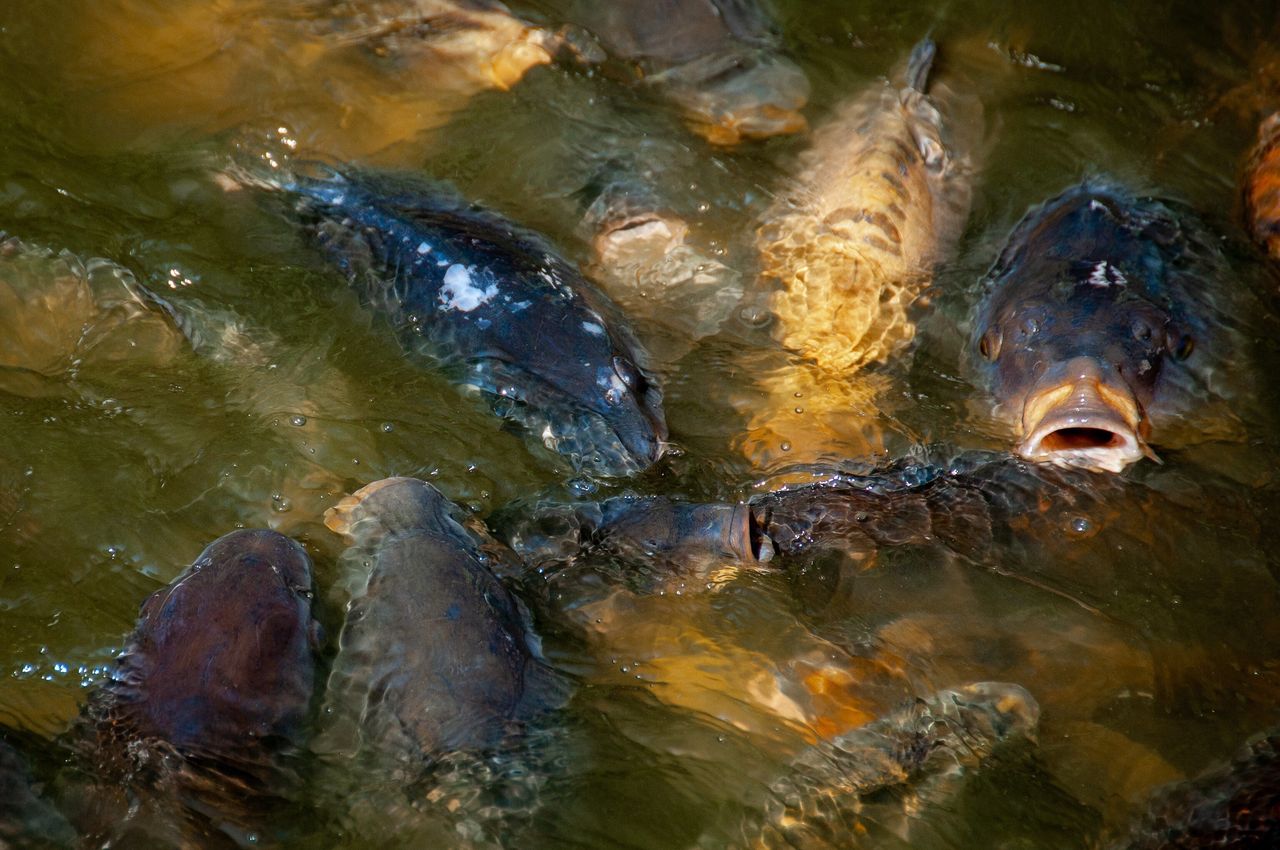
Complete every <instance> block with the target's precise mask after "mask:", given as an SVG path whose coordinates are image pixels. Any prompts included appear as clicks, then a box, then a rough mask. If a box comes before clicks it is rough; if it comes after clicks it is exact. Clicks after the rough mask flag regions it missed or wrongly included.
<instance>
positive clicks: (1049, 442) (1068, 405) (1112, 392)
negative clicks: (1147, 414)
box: [1017, 358, 1154, 472]
mask: <svg viewBox="0 0 1280 850" xmlns="http://www.w3.org/2000/svg"><path fill="white" fill-rule="evenodd" d="M1054 374H1055V375H1056V377H1049V378H1048V379H1047V380H1046V379H1042V380H1041V381H1040V382H1039V386H1037V388H1036V389H1034V390H1033V391H1032V392H1031V394H1030V395H1028V397H1027V400H1026V403H1025V405H1024V406H1023V412H1022V433H1023V435H1024V437H1023V440H1022V442H1020V443H1019V444H1018V447H1017V453H1018V455H1019V456H1021V457H1023V458H1025V459H1026V460H1030V461H1034V462H1036V463H1053V464H1057V465H1059V466H1075V467H1082V468H1085V469H1092V470H1095V471H1105V472H1122V471H1123V470H1124V469H1125V467H1127V466H1128V465H1129V464H1131V463H1133V462H1134V461H1137V460H1140V459H1141V458H1142V457H1144V456H1150V457H1152V458H1154V454H1153V453H1152V452H1151V450H1150V449H1149V448H1148V447H1147V445H1146V442H1145V440H1144V434H1143V430H1144V427H1143V426H1144V423H1143V417H1142V411H1141V409H1140V408H1139V405H1138V400H1137V399H1136V398H1135V397H1134V394H1133V391H1132V390H1131V389H1129V387H1127V386H1126V385H1125V384H1124V383H1123V381H1121V380H1119V379H1118V378H1115V377H1111V376H1109V375H1108V374H1107V373H1106V372H1105V371H1104V370H1103V369H1102V368H1101V367H1100V365H1099V364H1098V363H1097V362H1096V361H1094V360H1093V359H1091V358H1075V359H1073V360H1071V361H1070V362H1068V363H1067V364H1066V367H1065V369H1061V370H1054Z"/></svg>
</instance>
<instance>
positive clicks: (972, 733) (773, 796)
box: [743, 682, 1040, 848]
mask: <svg viewBox="0 0 1280 850" xmlns="http://www.w3.org/2000/svg"><path fill="white" fill-rule="evenodd" d="M1039 720H1040V706H1039V705H1038V704H1037V703H1036V700H1035V698H1034V697H1032V696H1031V694H1030V693H1028V692H1027V691H1026V689H1025V688H1022V687H1021V686H1019V685H1014V684H1008V683H1004V682H974V683H971V684H967V685H962V686H960V687H956V688H948V689H944V690H941V691H938V692H937V693H935V694H931V695H930V696H928V697H924V698H921V699H918V700H916V701H915V702H914V703H912V704H910V705H907V706H905V707H903V708H901V709H899V710H897V711H895V712H891V713H890V714H888V715H886V716H884V717H881V718H879V719H877V720H875V721H873V722H871V723H868V724H867V725H865V726H861V727H859V728H857V729H854V730H853V731H851V732H848V733H846V734H844V735H840V736H838V737H836V738H833V739H830V740H826V741H821V742H819V743H818V744H816V745H814V746H813V747H811V748H809V749H806V750H804V751H802V752H801V753H800V754H799V755H798V756H796V757H795V758H794V759H793V760H792V762H791V765H790V767H789V770H788V771H787V773H785V774H784V775H782V776H780V777H779V778H778V779H776V780H775V781H774V782H773V783H772V784H771V785H770V789H769V790H770V797H769V799H768V800H767V801H766V802H765V805H764V820H763V823H762V824H761V825H760V827H759V830H758V833H757V834H754V835H751V834H750V833H752V832H755V830H752V829H748V830H746V832H747V833H748V837H747V840H746V841H744V842H743V845H744V846H749V847H757V848H774V847H778V848H781V847H814V848H818V847H831V848H837V847H850V846H853V845H854V844H855V843H856V840H857V839H856V836H857V826H856V822H857V816H858V812H859V809H860V804H861V799H862V798H863V797H865V796H866V795H868V794H871V793H874V792H876V791H880V790H883V789H886V788H891V787H894V786H904V785H908V784H914V783H920V782H924V781H927V780H928V779H930V778H934V777H936V776H937V775H939V774H943V773H951V772H954V771H955V770H956V769H957V768H976V767H978V766H979V765H980V764H981V763H982V762H984V761H986V760H987V759H988V758H989V757H990V756H991V754H992V753H993V752H994V751H995V750H996V749H997V747H1000V746H1008V745H1012V744H1015V743H1017V742H1019V741H1022V742H1029V741H1034V739H1035V734H1036V730H1037V728H1038V725H1039Z"/></svg>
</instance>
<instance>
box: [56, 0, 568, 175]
mask: <svg viewBox="0 0 1280 850" xmlns="http://www.w3.org/2000/svg"><path fill="white" fill-rule="evenodd" d="M99 12H101V14H99ZM75 26H76V29H75V31H74V33H73V38H74V42H73V43H74V44H75V51H74V53H75V57H74V58H73V59H72V60H71V61H72V63H73V65H75V66H76V69H77V70H72V71H71V74H72V76H73V77H75V76H78V74H79V73H89V72H91V73H92V74H93V77H94V79H96V80H98V81H100V82H101V83H102V85H97V84H95V85H93V86H83V87H79V90H77V86H76V85H75V84H73V83H69V85H68V88H69V95H70V96H72V97H78V98H79V108H81V109H82V110H83V111H84V113H85V114H86V116H93V115H104V116H105V115H106V114H108V113H109V114H111V115H114V116H116V117H117V118H121V117H122V116H127V118H124V119H123V120H114V119H113V120H112V121H110V122H106V121H104V122H103V123H100V124H98V125H96V127H95V129H97V130H98V131H100V134H101V136H102V137H103V138H104V140H106V141H113V142H117V143H119V144H126V145H127V144H130V143H133V144H136V143H138V142H139V140H140V139H141V140H144V141H145V140H147V139H149V138H151V137H153V136H154V135H155V134H156V133H157V132H159V133H166V132H196V133H199V134H201V135H208V134H215V133H220V132H227V131H229V130H233V129H236V128H241V127H257V128H259V129H262V130H269V131H272V132H273V133H274V131H276V129H277V128H278V127H281V126H284V127H286V128H289V130H290V132H289V133H287V134H283V135H284V138H283V139H278V140H277V142H278V143H282V144H296V143H297V142H298V141H299V140H303V141H304V144H307V145H310V146H311V147H312V149H313V150H315V151H317V152H322V153H324V154H325V155H326V156H332V157H337V158H341V159H360V160H363V161H369V160H371V159H378V160H379V161H381V162H383V163H385V164H390V163H392V162H395V163H398V164H401V165H408V164H416V163H418V162H421V159H422V156H421V154H422V149H423V148H422V145H423V143H424V142H426V143H427V144H430V142H429V139H430V138H431V137H432V135H433V134H434V132H435V131H437V130H438V129H440V128H441V127H442V126H444V125H445V124H447V123H448V122H449V121H450V120H451V119H452V117H453V115H455V114H456V113H457V112H459V111H460V110H462V109H463V108H464V107H465V106H466V104H467V103H468V102H469V101H470V100H471V98H472V97H474V96H475V95H476V94H478V93H480V92H483V91H486V90H491V89H499V90H506V89H509V88H511V87H513V86H514V85H516V84H517V83H518V82H519V80H520V79H521V78H522V77H523V76H524V74H526V73H527V72H528V71H529V70H530V69H532V68H534V67H537V66H539V65H544V64H547V63H549V62H550V61H551V60H552V56H553V54H555V53H556V52H557V51H558V50H559V49H560V47H561V39H560V36H559V35H558V34H557V33H554V32H550V31H547V30H544V29H542V28H539V27H537V26H534V25H532V24H531V23H529V22H528V21H525V20H522V19H520V18H519V17H517V16H516V15H515V14H513V13H512V12H511V10H510V9H508V8H507V7H506V6H505V5H504V4H502V3H500V2H496V0H296V2H288V3H279V2H272V0H223V2H217V3H208V2H198V1H197V2H191V0H177V2H173V3H165V4H151V3H148V4H142V5H140V6H128V7H119V8H111V9H107V8H106V7H103V8H102V9H101V10H99V9H98V8H94V9H93V10H91V12H90V14H87V15H85V16H84V17H83V18H81V19H79V20H78V21H77V22H76V25H75ZM267 116H270V117H269V118H268V117H267ZM90 120H92V119H90ZM268 121H269V122H270V123H266V122H268Z"/></svg>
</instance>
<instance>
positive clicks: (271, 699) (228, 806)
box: [72, 530, 320, 846]
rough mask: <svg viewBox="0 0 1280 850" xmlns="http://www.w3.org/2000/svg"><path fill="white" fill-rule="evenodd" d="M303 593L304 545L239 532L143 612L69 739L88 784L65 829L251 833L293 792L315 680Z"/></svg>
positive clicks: (152, 836) (174, 834)
mask: <svg viewBox="0 0 1280 850" xmlns="http://www.w3.org/2000/svg"><path fill="white" fill-rule="evenodd" d="M311 595H312V590H311V560H310V559H309V558H308V557H307V555H306V553H305V552H304V551H303V549H302V547H301V546H299V545H298V544H297V543H295V542H293V541H292V540H290V539H289V538H287V537H283V536H282V535H279V534H276V533H275V532H273V531H265V530H242V531H234V532H232V533H230V534H227V535H225V536H223V537H220V538H219V539H217V540H215V541H214V542H213V543H211V544H209V546H208V547H207V548H205V550H204V551H203V552H202V553H200V556H199V557H198V558H196V560H195V562H194V563H192V564H191V566H190V567H188V568H187V570H186V571H185V572H183V573H182V574H181V575H179V576H178V577H177V578H176V579H174V580H173V582H171V583H170V584H169V585H168V586H167V587H163V588H161V589H160V590H158V591H156V592H155V593H153V594H152V595H151V596H150V597H149V598H148V599H147V601H146V602H145V603H143V605H142V611H141V614H140V616H139V618H138V625H137V627H136V628H135V630H134V633H133V635H132V636H131V637H130V639H129V643H128V646H127V647H126V649H125V651H124V652H123V653H122V654H121V656H120V658H119V661H118V662H117V664H116V668H115V670H113V671H112V674H111V678H110V679H109V680H108V681H107V682H106V683H105V684H104V685H103V686H102V687H101V688H100V689H99V690H98V691H96V692H95V693H94V694H93V696H92V697H91V698H90V700H89V704H88V706H87V707H86V709H85V712H84V716H83V717H82V718H81V720H80V722H79V724H78V725H77V727H76V729H74V730H73V732H72V737H73V745H74V747H75V749H76V751H77V753H78V754H79V758H78V763H79V765H80V767H81V770H82V771H83V772H84V773H85V774H87V775H88V776H89V777H91V779H92V787H91V788H88V789H83V793H84V799H83V800H82V801H81V803H80V804H79V806H78V807H77V808H78V809H79V811H80V813H79V814H78V815H77V816H75V817H73V818H72V819H73V820H74V821H76V822H77V826H78V827H79V829H80V830H81V831H82V832H83V833H85V834H88V835H92V836H94V837H95V840H98V841H101V842H102V843H104V845H105V844H106V843H113V844H114V843H115V842H117V841H118V842H119V844H120V846H131V844H130V842H133V841H144V840H145V841H168V842H173V843H183V842H184V841H186V840H190V838H192V837H194V836H196V835H199V836H202V837H203V840H205V841H210V840H215V841H216V840H219V839H220V840H222V841H226V840H227V839H230V840H232V841H235V842H242V841H244V840H245V839H246V838H247V837H248V836H250V835H253V834H254V833H255V831H256V829H257V828H258V826H259V822H258V818H259V817H261V816H262V815H263V813H264V811H265V808H266V807H269V806H270V805H271V804H272V803H273V801H274V802H279V801H280V799H281V798H282V797H284V798H287V797H288V796H289V795H290V794H291V793H292V792H293V790H296V788H297V787H298V782H299V780H298V777H297V776H296V774H295V773H294V772H293V771H292V769H291V768H289V767H288V765H287V759H288V756H289V755H290V754H291V753H293V752H294V751H296V749H297V748H298V746H299V744H300V743H301V741H302V734H303V723H304V721H305V719H306V715H307V713H308V710H309V706H310V704H311V696H312V686H313V684H314V678H315V663H316V655H315V653H316V650H317V648H318V644H319V634H320V633H319V626H318V624H317V623H316V621H315V620H313V619H312V616H311ZM184 836H185V837H186V838H184ZM148 846H150V845H148Z"/></svg>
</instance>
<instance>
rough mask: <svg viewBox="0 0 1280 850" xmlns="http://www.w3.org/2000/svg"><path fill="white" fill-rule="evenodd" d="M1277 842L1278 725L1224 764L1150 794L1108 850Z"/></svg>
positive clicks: (1246, 849) (1259, 848)
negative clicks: (1125, 831)
mask: <svg viewBox="0 0 1280 850" xmlns="http://www.w3.org/2000/svg"><path fill="white" fill-rule="evenodd" d="M1277 846H1280V730H1275V729H1273V730H1271V731H1270V732H1267V733H1264V734H1262V735H1260V736H1258V737H1257V738H1255V739H1254V740H1252V741H1250V742H1249V743H1248V744H1246V745H1245V746H1244V747H1242V748H1241V750H1240V752H1239V753H1237V754H1236V757H1235V758H1234V759H1233V760H1232V761H1231V763H1230V764H1228V765H1225V766H1223V767H1219V768H1215V769H1213V770H1209V771H1206V772H1205V773H1203V774H1201V775H1200V776H1198V777H1196V778H1194V779H1191V780H1188V781H1186V782H1180V783H1177V784H1175V785H1171V786H1169V787H1167V788H1164V789H1161V790H1160V791H1158V792H1156V793H1155V794H1154V795H1152V797H1151V799H1150V801H1149V802H1148V804H1147V809H1146V811H1145V812H1144V813H1143V815H1142V816H1141V817H1140V818H1137V819H1136V820H1135V821H1134V823H1133V825H1132V827H1131V829H1130V834H1129V836H1128V838H1127V839H1124V840H1121V841H1118V842H1116V843H1115V844H1113V845H1112V847H1113V850H1121V849H1122V848H1123V850H1201V848H1209V847H1231V848H1233V849H1234V850H1263V848H1269V847H1277Z"/></svg>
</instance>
